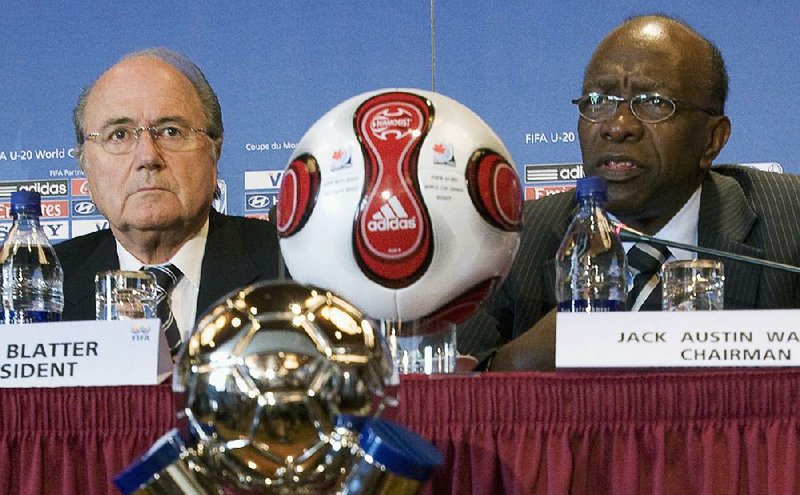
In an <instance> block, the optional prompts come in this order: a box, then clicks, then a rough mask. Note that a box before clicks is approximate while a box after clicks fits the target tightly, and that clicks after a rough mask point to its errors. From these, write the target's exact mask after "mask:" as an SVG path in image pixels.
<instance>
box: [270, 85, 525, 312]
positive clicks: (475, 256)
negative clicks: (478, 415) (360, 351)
mask: <svg viewBox="0 0 800 495" xmlns="http://www.w3.org/2000/svg"><path fill="white" fill-rule="evenodd" d="M521 221H522V190H521V187H520V182H519V177H518V175H517V172H516V167H515V166H514V163H513V162H512V161H511V156H510V154H509V152H508V150H507V149H506V147H505V146H504V145H503V143H502V142H501V141H500V139H499V138H498V137H497V135H496V134H495V133H494V132H493V131H492V129H491V128H490V127H489V126H488V125H487V124H486V123H484V122H483V121H482V120H481V119H480V117H478V116H477V115H476V114H475V113H473V112H472V111H471V110H469V109H468V108H466V107H465V106H463V105H461V104H460V103H458V102H456V101H455V100H452V99H450V98H448V97H445V96H442V95H440V94H437V93H433V92H430V91H422V90H417V89H384V90H378V91H375V92H370V93H364V94H361V95H358V96H356V97H353V98H351V99H349V100H347V101H345V102H343V103H341V104H340V105H338V106H336V107H335V108H333V109H332V110H331V111H329V112H328V113H327V114H325V115H324V116H323V117H322V118H320V119H319V120H318V121H317V122H316V123H315V124H314V125H313V126H312V127H311V128H310V129H309V130H308V132H307V133H306V134H305V136H303V138H302V139H301V140H300V142H299V143H298V145H297V147H296V149H295V151H294V153H293V154H292V156H291V158H290V160H289V164H288V166H287V168H286V170H285V172H284V175H283V179H282V183H281V189H280V194H279V199H278V211H277V216H276V224H277V227H278V232H279V236H280V238H281V239H280V244H281V251H282V253H283V257H284V259H285V262H286V266H287V268H288V269H289V272H290V273H291V276H292V277H293V278H294V279H296V280H298V281H300V282H303V283H309V284H314V285H317V286H320V287H325V288H327V289H330V290H332V291H334V292H337V293H339V294H341V295H342V296H343V297H345V298H347V299H348V300H350V301H352V302H353V304H355V305H357V306H358V307H359V308H360V309H361V310H362V311H364V313H365V314H367V315H369V316H370V317H372V318H375V319H380V320H389V321H411V320H418V319H421V318H425V319H429V318H433V319H436V320H446V321H452V322H454V323H459V322H460V321H463V320H464V319H466V317H468V316H469V315H470V314H471V313H472V312H474V310H475V309H477V307H478V305H479V304H480V303H481V302H482V301H483V300H484V299H486V297H488V296H489V294H490V293H491V291H492V290H493V288H494V287H495V286H496V285H497V284H498V283H499V282H500V281H501V280H502V279H503V278H504V277H505V276H506V275H507V274H508V271H509V269H510V267H511V262H512V260H513V258H514V256H515V254H516V251H517V247H518V245H519V230H520V228H521Z"/></svg>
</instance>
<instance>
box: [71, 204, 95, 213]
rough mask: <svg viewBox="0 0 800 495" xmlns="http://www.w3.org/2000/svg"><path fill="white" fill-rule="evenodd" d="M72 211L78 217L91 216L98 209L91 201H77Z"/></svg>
mask: <svg viewBox="0 0 800 495" xmlns="http://www.w3.org/2000/svg"><path fill="white" fill-rule="evenodd" d="M72 211H74V212H75V213H76V214H77V215H91V214H92V213H94V212H95V211H96V208H95V206H94V203H92V202H91V201H76V202H74V203H73V204H72Z"/></svg>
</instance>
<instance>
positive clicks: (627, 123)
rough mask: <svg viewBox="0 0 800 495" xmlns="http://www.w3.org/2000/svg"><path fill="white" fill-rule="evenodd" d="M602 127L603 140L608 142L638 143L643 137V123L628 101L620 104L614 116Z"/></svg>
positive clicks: (602, 124) (604, 122)
mask: <svg viewBox="0 0 800 495" xmlns="http://www.w3.org/2000/svg"><path fill="white" fill-rule="evenodd" d="M600 125H601V126H602V127H601V133H602V136H603V139H606V140H608V141H613V142H625V141H637V140H639V139H640V138H641V137H642V132H643V127H642V121H641V120H639V119H638V118H637V117H636V116H635V115H634V114H633V112H632V111H631V107H630V105H629V104H628V102H627V101H624V102H620V104H619V106H618V107H617V111H616V112H614V115H612V116H611V117H609V119H608V120H605V121H603V122H601V123H600Z"/></svg>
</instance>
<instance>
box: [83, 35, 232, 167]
mask: <svg viewBox="0 0 800 495" xmlns="http://www.w3.org/2000/svg"><path fill="white" fill-rule="evenodd" d="M134 57H150V58H155V59H157V60H161V61H162V62H164V63H167V64H169V65H171V66H172V67H174V68H175V69H177V70H178V71H179V72H180V73H181V74H183V75H184V76H186V78H187V79H188V80H189V81H190V82H191V83H192V86H194V89H195V90H196V91H197V96H198V97H199V98H200V103H201V104H202V106H203V115H204V116H205V119H206V123H205V127H206V131H207V132H208V135H209V137H211V139H212V140H215V141H216V140H218V139H219V138H221V137H222V136H223V133H224V129H223V126H222V109H221V108H220V105H219V99H218V98H217V93H215V92H214V89H213V88H212V87H211V85H210V84H209V83H208V80H207V79H206V76H205V75H204V74H203V71H201V70H200V68H199V67H198V66H197V65H196V64H195V63H194V62H192V61H191V60H190V59H189V57H187V56H186V55H183V54H182V53H178V52H175V51H172V50H168V49H166V48H148V49H146V50H141V51H138V52H134V53H130V54H128V55H125V56H124V57H122V58H121V59H120V60H119V61H120V62H122V61H124V60H128V59H131V58H134ZM96 84H97V80H95V81H94V82H93V83H92V84H91V85H89V86H87V87H86V88H84V89H83V91H81V94H80V96H78V103H77V104H76V105H75V110H73V112H72V123H73V125H74V127H75V139H76V142H77V144H78V149H79V153H80V154H81V155H82V154H83V144H84V142H85V139H86V138H85V134H86V129H85V128H84V125H83V120H84V117H85V113H86V102H87V100H88V99H89V94H90V93H91V92H92V89H94V86H95V85H96Z"/></svg>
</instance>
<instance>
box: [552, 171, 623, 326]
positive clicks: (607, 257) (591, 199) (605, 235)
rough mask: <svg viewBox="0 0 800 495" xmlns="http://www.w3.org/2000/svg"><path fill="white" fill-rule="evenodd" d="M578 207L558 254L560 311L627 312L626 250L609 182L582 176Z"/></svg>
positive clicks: (557, 288) (557, 285)
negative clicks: (609, 201)
mask: <svg viewBox="0 0 800 495" xmlns="http://www.w3.org/2000/svg"><path fill="white" fill-rule="evenodd" d="M575 194H576V196H577V199H578V208H577V213H576V214H575V218H573V220H572V223H571V224H570V226H569V228H568V229H567V233H566V235H565V236H564V240H563V241H561V246H560V247H559V248H558V254H557V255H556V261H557V266H556V297H557V298H558V311H561V312H594V311H624V310H625V299H626V296H627V289H628V286H627V283H626V279H627V273H628V268H627V264H626V263H627V262H626V258H625V249H624V248H623V247H622V242H621V241H620V239H619V236H618V235H617V233H616V232H615V231H614V229H613V227H612V226H611V224H610V222H609V220H608V216H607V215H606V211H605V202H606V182H605V180H603V179H602V178H600V177H585V178H583V179H580V180H578V183H577V186H576V188H575Z"/></svg>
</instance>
